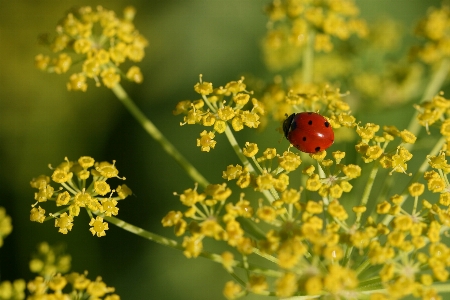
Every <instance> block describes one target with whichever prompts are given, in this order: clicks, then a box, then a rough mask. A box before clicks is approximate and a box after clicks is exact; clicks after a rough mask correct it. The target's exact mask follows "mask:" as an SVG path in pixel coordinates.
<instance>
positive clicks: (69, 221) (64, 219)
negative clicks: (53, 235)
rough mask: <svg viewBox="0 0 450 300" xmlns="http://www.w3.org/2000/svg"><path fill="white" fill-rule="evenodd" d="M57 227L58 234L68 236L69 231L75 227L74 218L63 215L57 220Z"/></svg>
mask: <svg viewBox="0 0 450 300" xmlns="http://www.w3.org/2000/svg"><path fill="white" fill-rule="evenodd" d="M55 227H59V230H58V232H61V233H62V234H67V232H68V231H70V230H72V227H73V217H72V216H69V215H67V213H63V214H62V215H61V216H59V218H57V219H56V220H55Z"/></svg>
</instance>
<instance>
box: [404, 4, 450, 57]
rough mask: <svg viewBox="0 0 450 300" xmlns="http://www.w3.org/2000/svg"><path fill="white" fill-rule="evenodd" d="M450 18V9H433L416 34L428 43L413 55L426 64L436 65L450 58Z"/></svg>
mask: <svg viewBox="0 0 450 300" xmlns="http://www.w3.org/2000/svg"><path fill="white" fill-rule="evenodd" d="M449 18H450V7H448V6H442V7H440V8H435V7H433V8H430V9H429V10H428V12H427V15H426V16H425V17H424V18H423V19H422V20H421V21H420V22H419V24H418V25H417V27H416V34H417V35H418V36H420V37H423V38H424V39H425V40H426V42H425V43H424V45H423V46H420V47H419V46H418V47H416V48H415V49H413V53H414V54H416V55H417V56H418V57H419V58H420V59H421V60H422V61H424V62H425V63H428V64H432V63H436V62H438V61H440V60H442V59H443V58H448V57H449V56H450V34H449V29H450V24H449V22H448V20H449Z"/></svg>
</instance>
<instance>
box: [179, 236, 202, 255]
mask: <svg viewBox="0 0 450 300" xmlns="http://www.w3.org/2000/svg"><path fill="white" fill-rule="evenodd" d="M182 246H183V248H184V251H183V254H184V256H186V257H187V258H193V257H194V258H195V257H197V256H199V255H200V253H201V252H202V250H203V243H202V240H201V239H200V238H199V237H194V236H192V237H189V236H185V237H184V240H183V244H182Z"/></svg>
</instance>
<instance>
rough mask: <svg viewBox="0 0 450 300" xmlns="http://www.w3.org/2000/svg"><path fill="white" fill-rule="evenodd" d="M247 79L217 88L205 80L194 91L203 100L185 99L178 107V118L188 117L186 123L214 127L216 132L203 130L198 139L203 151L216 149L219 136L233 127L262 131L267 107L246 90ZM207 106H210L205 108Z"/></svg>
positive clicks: (176, 112) (175, 112)
mask: <svg viewBox="0 0 450 300" xmlns="http://www.w3.org/2000/svg"><path fill="white" fill-rule="evenodd" d="M245 87H246V85H245V84H244V78H241V79H240V80H238V81H231V82H228V83H227V84H226V85H225V87H222V86H221V87H219V88H216V89H213V85H212V83H210V82H206V81H203V80H202V76H201V75H200V82H198V83H197V84H196V85H195V86H194V90H195V91H196V92H197V93H199V94H200V95H201V97H202V98H201V99H199V100H195V101H190V100H185V101H181V102H179V103H178V104H177V106H176V108H175V110H174V111H173V114H174V115H179V114H184V115H185V117H184V122H183V123H181V125H185V124H189V125H191V124H200V125H202V126H205V127H212V128H213V130H209V131H206V130H203V131H202V132H201V133H200V138H198V139H197V146H198V147H200V149H201V151H206V152H209V151H210V150H211V149H213V148H214V147H215V146H216V143H217V142H216V141H215V140H214V138H215V133H224V132H226V131H227V130H228V128H229V125H231V127H232V128H233V129H234V130H235V131H240V130H242V129H244V126H247V127H249V128H258V126H259V124H260V121H259V119H260V117H261V115H264V106H263V105H262V103H261V102H259V101H258V100H257V99H255V98H251V94H252V93H250V92H248V91H246V90H245ZM250 103H251V105H252V108H251V109H250V110H248V109H244V108H245V107H246V106H247V104H250ZM205 104H206V106H205Z"/></svg>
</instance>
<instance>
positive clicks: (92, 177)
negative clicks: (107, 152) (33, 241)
mask: <svg viewBox="0 0 450 300" xmlns="http://www.w3.org/2000/svg"><path fill="white" fill-rule="evenodd" d="M118 174H119V171H118V170H117V168H116V166H115V162H113V163H112V164H111V163H109V162H95V160H94V159H93V158H91V157H89V156H82V157H80V158H79V159H78V161H77V162H72V161H69V160H68V159H67V158H66V159H65V162H63V163H61V164H60V165H59V166H57V167H56V168H54V169H53V174H52V176H51V179H50V177H49V176H46V175H41V176H39V177H37V178H35V179H33V180H32V181H31V182H30V184H31V187H33V188H35V189H38V192H36V193H35V196H34V199H35V200H36V203H35V204H33V208H32V209H31V215H30V220H31V221H35V222H39V223H43V222H44V221H45V220H48V219H53V218H54V219H55V227H58V228H59V230H58V231H59V232H61V233H63V234H67V233H68V232H69V231H70V230H72V227H73V220H74V217H76V216H78V215H79V213H80V210H81V208H85V209H86V211H87V212H88V214H89V216H90V217H91V221H90V223H89V225H90V226H92V227H91V228H90V229H89V230H90V231H91V233H92V234H93V235H97V236H98V237H101V236H104V235H105V234H106V233H105V230H107V229H108V223H106V222H103V217H104V216H108V217H110V216H113V215H114V216H115V215H117V214H118V212H119V208H118V207H117V204H118V201H119V200H123V199H125V198H126V197H128V196H129V195H131V190H130V189H129V188H128V187H127V186H126V185H125V184H122V185H119V186H118V187H117V188H116V189H113V190H112V189H111V187H110V185H109V184H108V183H107V182H106V181H107V180H108V179H110V178H113V177H116V178H119V179H122V180H124V179H125V178H121V177H119V176H118ZM74 175H75V176H74ZM50 181H53V182H54V183H57V184H60V185H61V186H60V188H59V189H57V190H55V188H53V187H52V186H51V185H50ZM114 193H116V194H117V195H116V196H114V197H113V194H114ZM108 195H109V196H108ZM47 201H52V202H55V204H56V206H57V207H60V206H62V207H63V208H62V209H61V210H59V211H58V212H56V213H50V214H49V216H48V217H47V218H46V216H45V209H43V208H42V207H41V206H40V205H38V204H41V203H43V202H47ZM36 206H37V207H36ZM93 213H94V214H99V216H97V217H96V218H95V219H94V217H93V216H92V214H93Z"/></svg>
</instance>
